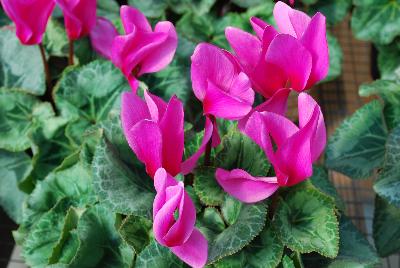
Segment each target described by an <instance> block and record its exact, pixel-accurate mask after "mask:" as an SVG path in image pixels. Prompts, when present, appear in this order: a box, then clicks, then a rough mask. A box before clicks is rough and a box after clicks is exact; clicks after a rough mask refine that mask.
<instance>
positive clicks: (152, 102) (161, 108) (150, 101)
mask: <svg viewBox="0 0 400 268" xmlns="http://www.w3.org/2000/svg"><path fill="white" fill-rule="evenodd" d="M144 99H145V101H146V104H147V107H148V109H149V112H150V115H151V119H152V120H153V121H154V122H160V121H161V119H162V118H163V117H164V113H165V111H166V110H167V103H166V102H165V101H164V100H163V99H161V98H160V97H158V96H156V95H153V94H151V93H150V92H149V91H148V90H145V91H144Z"/></svg>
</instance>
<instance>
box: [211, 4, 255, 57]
mask: <svg viewBox="0 0 400 268" xmlns="http://www.w3.org/2000/svg"><path fill="white" fill-rule="evenodd" d="M228 26H231V27H237V28H240V29H243V30H248V31H251V29H249V20H248V18H247V17H246V16H244V15H242V14H238V13H233V12H229V13H227V14H225V15H224V16H222V17H221V18H219V19H218V20H216V22H215V26H214V27H215V34H214V35H213V38H212V40H211V42H212V43H214V44H215V45H216V46H218V47H220V48H223V49H226V50H230V45H229V43H228V41H227V40H226V37H225V28H226V27H228Z"/></svg>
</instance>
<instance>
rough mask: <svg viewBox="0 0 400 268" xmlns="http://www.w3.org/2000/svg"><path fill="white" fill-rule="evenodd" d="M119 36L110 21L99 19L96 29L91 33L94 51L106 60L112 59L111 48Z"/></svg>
mask: <svg viewBox="0 0 400 268" xmlns="http://www.w3.org/2000/svg"><path fill="white" fill-rule="evenodd" d="M117 35H118V31H117V29H116V28H115V26H114V25H113V24H112V23H111V22H110V21H109V20H107V19H106V18H103V17H98V18H97V21H96V25H95V27H94V28H93V29H92V31H91V32H90V41H91V43H92V47H93V49H94V50H95V51H96V52H97V53H99V54H100V55H102V56H103V57H104V58H106V59H111V47H112V43H113V40H114V38H115V37H116V36H117Z"/></svg>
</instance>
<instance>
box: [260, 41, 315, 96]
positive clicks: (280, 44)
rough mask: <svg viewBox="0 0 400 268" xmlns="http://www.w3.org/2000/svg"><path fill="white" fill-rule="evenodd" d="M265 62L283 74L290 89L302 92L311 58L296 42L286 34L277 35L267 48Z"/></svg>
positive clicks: (309, 69) (309, 68) (309, 70)
mask: <svg viewBox="0 0 400 268" xmlns="http://www.w3.org/2000/svg"><path fill="white" fill-rule="evenodd" d="M266 61H267V62H268V63H270V64H272V65H274V66H275V67H276V68H278V69H280V70H283V71H284V72H285V74H286V78H287V81H288V82H290V87H291V88H293V89H294V90H296V91H299V92H300V91H302V90H304V88H305V86H306V84H307V80H308V78H309V77H310V72H311V68H312V57H311V54H310V52H308V50H307V49H306V48H305V47H303V45H301V43H300V42H299V41H298V40H296V39H295V38H294V37H292V36H290V35H287V34H281V35H278V36H277V37H275V38H274V40H273V41H272V42H271V45H270V46H269V49H268V51H267V54H266Z"/></svg>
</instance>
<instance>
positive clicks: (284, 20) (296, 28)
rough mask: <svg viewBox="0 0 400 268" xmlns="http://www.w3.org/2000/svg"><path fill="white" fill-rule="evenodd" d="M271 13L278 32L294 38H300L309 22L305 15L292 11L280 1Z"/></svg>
mask: <svg viewBox="0 0 400 268" xmlns="http://www.w3.org/2000/svg"><path fill="white" fill-rule="evenodd" d="M273 13H274V18H275V21H276V24H277V25H278V28H279V31H280V32H281V33H284V34H290V35H291V36H293V37H296V38H301V37H302V35H303V33H304V31H305V29H306V28H307V26H308V24H309V23H310V20H311V19H310V17H309V16H308V15H307V14H306V13H304V12H301V11H298V10H295V9H292V8H291V7H290V6H288V5H287V4H285V3H284V2H281V1H279V2H277V3H276V4H275V7H274V11H273Z"/></svg>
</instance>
